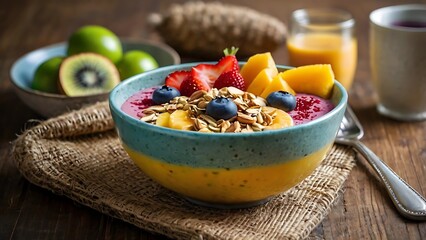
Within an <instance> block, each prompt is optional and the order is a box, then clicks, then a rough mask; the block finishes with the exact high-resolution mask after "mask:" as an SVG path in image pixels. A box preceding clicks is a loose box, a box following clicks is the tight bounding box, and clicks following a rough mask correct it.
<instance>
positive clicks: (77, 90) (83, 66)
mask: <svg viewBox="0 0 426 240" xmlns="http://www.w3.org/2000/svg"><path fill="white" fill-rule="evenodd" d="M119 82H120V75H119V73H118V70H117V68H116V66H115V65H114V64H113V63H112V62H111V61H110V60H109V59H108V58H106V57H104V56H102V55H99V54H96V53H80V54H76V55H72V56H70V57H67V58H66V59H65V60H64V61H63V62H62V64H61V67H60V69H59V85H60V89H61V91H62V92H63V93H64V94H65V95H68V96H85V95H91V94H99V93H106V92H109V91H111V90H112V89H113V88H114V87H115V86H116V85H117V84H118V83H119Z"/></svg>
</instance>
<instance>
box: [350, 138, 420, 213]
mask: <svg viewBox="0 0 426 240" xmlns="http://www.w3.org/2000/svg"><path fill="white" fill-rule="evenodd" d="M353 146H354V147H355V148H356V149H357V150H358V151H359V152H360V153H361V154H362V155H363V156H364V157H365V159H366V160H367V161H368V162H369V163H370V165H371V166H372V167H373V168H374V170H375V171H376V173H377V174H378V175H379V176H380V178H381V179H382V181H383V183H384V184H385V186H386V190H387V192H388V194H389V196H390V197H391V199H392V202H393V203H394V204H395V206H396V208H397V209H398V211H399V212H400V213H401V214H402V215H403V216H405V217H406V218H408V219H412V220H426V200H425V198H424V197H423V196H421V195H420V194H419V193H418V192H417V191H416V190H414V189H413V187H411V186H410V185H409V184H408V183H406V182H405V181H404V180H403V179H402V178H401V177H399V176H398V175H397V174H396V173H395V172H394V171H393V170H392V169H391V168H390V167H388V166H387V165H386V163H384V162H383V161H382V160H381V159H380V158H379V157H378V156H377V155H376V154H374V153H373V151H371V150H370V149H369V148H368V147H367V146H365V145H364V144H363V143H362V142H360V141H354V142H353Z"/></svg>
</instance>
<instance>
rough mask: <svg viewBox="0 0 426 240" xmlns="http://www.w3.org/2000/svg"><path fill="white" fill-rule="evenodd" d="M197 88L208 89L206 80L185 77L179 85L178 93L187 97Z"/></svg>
mask: <svg viewBox="0 0 426 240" xmlns="http://www.w3.org/2000/svg"><path fill="white" fill-rule="evenodd" d="M198 90H205V91H209V90H210V86H209V85H208V84H207V83H206V82H204V81H200V80H199V79H196V78H193V77H189V78H187V79H185V80H184V81H183V82H182V84H181V85H180V94H181V95H182V96H187V97H189V96H191V95H192V94H193V93H194V92H196V91H198Z"/></svg>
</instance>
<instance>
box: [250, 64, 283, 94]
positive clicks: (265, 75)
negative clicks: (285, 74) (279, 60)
mask: <svg viewBox="0 0 426 240" xmlns="http://www.w3.org/2000/svg"><path fill="white" fill-rule="evenodd" d="M276 75H277V73H276V68H275V69H271V68H265V69H263V70H262V71H260V73H259V74H257V76H256V77H255V78H254V80H253V81H252V82H251V84H250V85H249V86H248V88H247V92H251V93H253V94H256V95H260V94H262V92H263V90H265V88H266V86H268V85H269V84H271V82H272V78H273V77H275V76H276Z"/></svg>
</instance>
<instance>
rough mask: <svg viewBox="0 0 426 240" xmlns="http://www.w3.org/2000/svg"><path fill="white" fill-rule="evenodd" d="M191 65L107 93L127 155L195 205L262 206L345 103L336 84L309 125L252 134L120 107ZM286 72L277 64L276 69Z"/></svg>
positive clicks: (288, 183) (323, 150)
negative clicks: (200, 127) (151, 118)
mask: <svg viewBox="0 0 426 240" xmlns="http://www.w3.org/2000/svg"><path fill="white" fill-rule="evenodd" d="M196 64H198V63H191V64H181V65H174V66H169V67H163V68H159V69H156V70H153V71H150V72H147V73H143V74H140V75H137V76H134V77H132V78H129V79H128V80H126V81H124V82H122V83H120V84H119V85H118V86H117V87H116V88H115V89H113V90H112V91H111V93H110V97H109V100H110V109H111V113H112V117H113V120H114V122H115V126H116V129H117V132H118V135H119V137H120V139H121V142H122V144H123V146H124V149H125V150H126V151H127V153H128V154H129V156H130V158H131V159H133V161H134V162H135V163H136V165H137V166H139V167H140V169H141V170H142V171H143V172H144V173H145V174H147V175H148V176H149V177H151V178H152V179H153V180H155V181H156V182H158V183H159V184H161V185H162V186H164V187H166V188H168V189H171V190H173V191H175V192H177V193H179V194H180V195H182V196H184V197H186V198H187V199H189V200H191V201H192V202H196V203H198V204H202V205H206V206H212V207H219V208H241V207H249V206H254V205H258V204H261V203H263V202H265V201H267V200H268V199H270V198H271V197H273V196H276V195H278V194H280V193H282V192H284V191H286V190H288V189H290V188H291V187H293V186H295V185H296V184H298V183H299V182H301V181H302V180H303V179H304V178H306V177H307V176H309V175H310V174H311V173H312V172H313V171H314V169H315V168H316V167H317V166H318V165H319V164H320V163H321V161H322V160H323V159H324V158H325V156H326V154H327V153H328V151H329V150H330V148H331V146H332V145H333V142H334V138H335V135H336V133H337V131H338V128H339V125H340V122H341V121H342V118H343V114H344V111H345V108H346V104H347V97H348V96H347V93H346V91H345V90H344V88H343V87H342V85H340V84H339V83H338V82H337V81H335V86H334V89H333V94H332V97H331V101H332V102H333V103H334V105H335V106H336V107H335V108H334V109H333V110H332V111H331V112H329V113H327V114H326V115H324V116H322V117H320V118H318V119H316V120H313V121H311V122H309V123H305V124H301V125H296V126H292V127H289V128H283V129H280V130H273V131H263V132H253V133H199V132H192V131H181V130H174V129H170V128H164V127H159V126H154V125H151V124H148V123H145V122H142V121H140V120H138V119H136V118H133V117H131V116H129V115H127V114H126V113H124V112H123V111H122V110H121V105H122V104H123V103H124V102H125V101H126V99H128V98H129V97H130V96H131V95H133V94H134V93H136V92H138V91H140V90H142V89H144V88H149V87H153V86H158V85H162V84H164V79H165V77H166V76H167V75H168V74H169V73H171V72H173V71H175V70H178V69H190V68H191V67H192V66H195V65H196ZM285 69H288V67H285V66H278V70H279V71H283V70H285Z"/></svg>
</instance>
